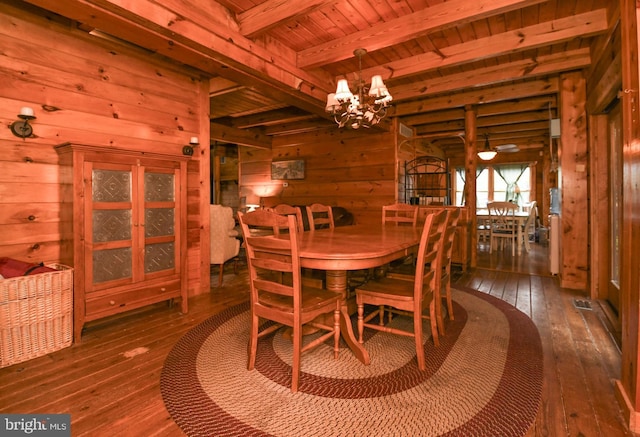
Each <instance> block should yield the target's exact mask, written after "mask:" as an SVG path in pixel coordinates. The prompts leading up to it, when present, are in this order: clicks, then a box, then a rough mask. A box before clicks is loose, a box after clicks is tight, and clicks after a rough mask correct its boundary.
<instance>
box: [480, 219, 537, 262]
mask: <svg viewBox="0 0 640 437" xmlns="http://www.w3.org/2000/svg"><path fill="white" fill-rule="evenodd" d="M507 218H509V219H511V218H512V219H513V220H514V222H515V224H516V226H517V231H518V255H521V254H522V245H521V244H520V242H521V241H524V248H525V250H526V251H527V252H529V250H530V249H531V248H530V247H529V239H528V238H526V239H524V240H523V238H522V237H523V228H524V225H525V223H526V222H527V219H528V218H529V213H528V212H524V211H515V213H514V215H513V216H511V215H509V216H507ZM476 219H477V220H478V221H481V220H482V221H488V220H489V219H490V216H489V210H487V209H478V210H477V211H476ZM489 244H491V241H489Z"/></svg>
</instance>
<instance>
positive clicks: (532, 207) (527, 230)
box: [522, 200, 538, 252]
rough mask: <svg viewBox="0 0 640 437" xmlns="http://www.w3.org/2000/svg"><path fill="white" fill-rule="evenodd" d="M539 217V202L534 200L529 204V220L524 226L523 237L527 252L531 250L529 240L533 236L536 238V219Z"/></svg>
mask: <svg viewBox="0 0 640 437" xmlns="http://www.w3.org/2000/svg"><path fill="white" fill-rule="evenodd" d="M537 218H538V207H537V202H536V201H535V200H534V201H533V202H531V203H530V204H529V216H528V217H527V221H526V222H525V223H524V225H523V226H522V237H523V239H524V241H523V243H524V248H525V250H526V251H527V252H529V251H530V250H531V246H530V245H529V241H530V239H531V238H535V233H536V219H537Z"/></svg>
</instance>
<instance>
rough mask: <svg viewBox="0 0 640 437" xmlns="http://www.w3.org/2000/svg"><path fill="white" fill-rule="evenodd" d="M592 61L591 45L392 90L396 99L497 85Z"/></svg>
mask: <svg viewBox="0 0 640 437" xmlns="http://www.w3.org/2000/svg"><path fill="white" fill-rule="evenodd" d="M590 63H591V58H590V56H589V49H588V48H583V49H576V50H572V51H570V52H561V53H555V54H552V55H546V56H540V57H538V58H535V59H524V60H520V61H514V62H510V63H508V64H499V65H495V66H490V67H486V68H479V69H474V70H471V71H465V72H463V73H458V74H450V75H447V76H443V77H438V78H435V79H430V80H425V81H417V82H415V83H412V84H408V85H404V86H400V87H395V88H391V89H390V92H391V94H392V95H393V97H394V99H397V100H407V99H411V98H416V97H420V96H429V95H434V94H440V93H445V92H452V91H456V90H460V89H464V88H474V87H480V86H483V85H494V84H498V83H501V82H509V81H512V80H516V79H524V78H534V77H538V76H543V75H547V74H552V73H559V72H562V71H570V70H576V69H581V68H584V67H587V66H589V65H590Z"/></svg>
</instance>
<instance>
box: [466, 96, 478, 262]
mask: <svg viewBox="0 0 640 437" xmlns="http://www.w3.org/2000/svg"><path fill="white" fill-rule="evenodd" d="M476 119H477V114H476V108H475V107H474V106H473V105H466V106H465V112H464V124H465V132H464V137H465V143H464V170H465V176H464V180H465V184H464V202H465V203H464V204H465V205H466V206H467V208H468V209H469V221H470V222H471V229H469V240H471V257H470V258H471V260H470V266H471V268H472V269H473V268H476V266H477V265H478V244H477V241H478V220H477V218H476V203H477V198H476V168H477V167H478V147H477V129H476Z"/></svg>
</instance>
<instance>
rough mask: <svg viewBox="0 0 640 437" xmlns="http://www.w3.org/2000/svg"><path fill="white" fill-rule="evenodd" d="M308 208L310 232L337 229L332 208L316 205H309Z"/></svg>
mask: <svg viewBox="0 0 640 437" xmlns="http://www.w3.org/2000/svg"><path fill="white" fill-rule="evenodd" d="M306 208H307V219H308V220H309V229H310V230H312V231H313V230H316V229H319V228H331V229H333V228H334V227H335V223H334V221H333V209H331V206H329V205H322V204H320V203H314V204H312V205H308V206H307V207H306Z"/></svg>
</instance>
